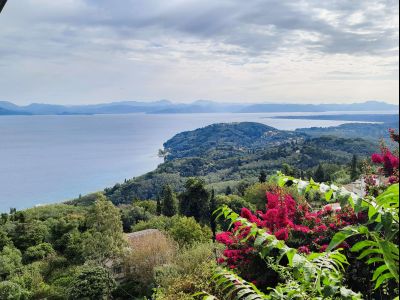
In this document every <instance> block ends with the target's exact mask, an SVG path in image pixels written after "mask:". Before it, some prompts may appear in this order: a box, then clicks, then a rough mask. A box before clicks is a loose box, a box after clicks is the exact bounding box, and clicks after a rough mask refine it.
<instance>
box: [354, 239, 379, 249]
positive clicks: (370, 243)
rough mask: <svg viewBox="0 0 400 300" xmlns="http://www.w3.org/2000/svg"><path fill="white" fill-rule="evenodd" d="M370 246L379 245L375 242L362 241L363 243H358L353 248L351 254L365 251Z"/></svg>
mask: <svg viewBox="0 0 400 300" xmlns="http://www.w3.org/2000/svg"><path fill="white" fill-rule="evenodd" d="M368 246H377V244H376V243H375V242H373V241H368V240H366V241H361V242H358V243H356V244H355V245H354V246H353V247H351V249H350V251H351V252H358V251H360V250H361V249H363V248H365V247H368Z"/></svg>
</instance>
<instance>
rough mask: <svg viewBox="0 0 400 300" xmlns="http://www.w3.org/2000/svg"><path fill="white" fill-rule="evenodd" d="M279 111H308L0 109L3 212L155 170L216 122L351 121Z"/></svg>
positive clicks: (284, 125)
mask: <svg viewBox="0 0 400 300" xmlns="http://www.w3.org/2000/svg"><path fill="white" fill-rule="evenodd" d="M334 113H335V112H326V113H324V114H334ZM348 113H350V112H348ZM351 113H354V112H351ZM363 113H371V112H363ZM373 113H376V112H373ZM309 114H310V115H313V114H318V115H321V114H323V113H309ZM341 114H343V112H341ZM278 115H307V113H260V114H232V113H224V114H173V115H151V114H129V115H88V116H0V212H6V211H8V210H9V208H10V207H16V208H17V209H22V208H27V207H31V206H34V205H39V204H45V203H53V202H60V201H63V200H66V199H71V198H75V197H77V196H78V195H79V194H82V195H84V194H86V193H89V192H94V191H98V190H102V189H104V188H105V187H109V186H112V185H113V184H115V183H116V182H121V181H123V180H124V179H125V178H132V177H134V176H138V175H141V174H143V173H145V172H148V171H151V170H153V169H155V168H156V167H157V165H158V164H160V163H161V162H162V159H160V158H159V157H158V156H157V153H158V149H160V148H162V144H163V143H164V142H165V141H166V140H168V139H169V138H171V137H172V136H174V135H175V134H176V133H179V132H181V131H185V130H193V129H195V128H199V127H203V126H206V125H209V124H212V123H222V122H242V121H253V122H259V123H264V124H267V125H270V126H273V127H275V128H278V129H284V130H294V129H296V128H302V127H313V126H318V127H327V126H336V125H340V124H344V123H349V122H345V121H322V120H287V119H272V118H270V117H272V116H278Z"/></svg>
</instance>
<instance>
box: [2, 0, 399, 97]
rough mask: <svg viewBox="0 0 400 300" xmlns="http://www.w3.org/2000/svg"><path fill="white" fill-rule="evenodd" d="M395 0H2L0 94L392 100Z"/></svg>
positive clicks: (396, 54) (396, 64) (395, 81)
mask: <svg viewBox="0 0 400 300" xmlns="http://www.w3.org/2000/svg"><path fill="white" fill-rule="evenodd" d="M398 15H399V3H398V1H397V0H393V1H392V0H388V1H379V0H363V1H356V0H353V1H352V0H329V1H321V0H299V1H293V0H287V1H284V0H246V1H243V0H167V1H166V0H56V1H55V0H9V1H8V3H7V4H6V6H5V8H4V10H3V12H2V13H1V14H0V100H6V101H11V102H14V103H16V104H28V103H31V102H41V103H55V104H85V103H87V104H89V103H102V102H112V101H119V100H141V101H153V100H159V99H169V100H173V101H176V102H191V101H194V100H197V99H209V100H216V101H221V102H243V103H260V102H269V103H285V102H286V103H349V102H362V101H366V100H383V101H386V102H391V103H397V102H398V99H399V76H398V72H399V70H398V68H399V22H398Z"/></svg>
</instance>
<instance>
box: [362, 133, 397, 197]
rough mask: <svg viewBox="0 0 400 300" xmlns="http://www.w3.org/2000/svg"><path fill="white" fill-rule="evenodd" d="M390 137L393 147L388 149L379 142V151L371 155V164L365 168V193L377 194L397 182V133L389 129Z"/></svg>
mask: <svg viewBox="0 0 400 300" xmlns="http://www.w3.org/2000/svg"><path fill="white" fill-rule="evenodd" d="M389 133H390V138H391V140H392V142H393V144H394V147H393V148H394V149H392V150H391V149H389V147H388V146H387V145H386V144H385V143H383V142H382V143H381V147H380V150H381V151H380V152H381V153H374V154H372V156H371V162H372V165H370V164H367V165H366V166H365V167H364V168H365V172H366V176H365V183H366V193H367V195H371V196H375V197H376V196H377V195H378V194H379V193H381V192H382V191H383V190H385V189H386V188H387V187H388V186H390V185H391V184H394V183H398V182H399V134H398V133H396V132H395V131H394V130H393V129H389Z"/></svg>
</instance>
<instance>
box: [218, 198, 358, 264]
mask: <svg viewBox="0 0 400 300" xmlns="http://www.w3.org/2000/svg"><path fill="white" fill-rule="evenodd" d="M266 200H267V204H266V210H265V212H263V211H257V212H256V214H254V213H252V212H251V211H250V210H249V209H247V208H242V211H241V217H243V218H246V219H247V220H249V221H250V222H252V223H254V224H256V225H257V226H258V227H259V228H263V229H265V230H266V231H267V232H268V233H270V234H274V235H275V236H276V238H277V239H279V240H283V241H286V243H287V244H288V245H289V246H290V247H295V248H297V249H298V251H299V252H300V253H306V254H307V253H310V252H311V251H321V252H323V251H325V249H326V247H327V244H328V243H329V241H330V239H331V237H332V236H333V235H334V233H336V232H337V231H338V230H340V229H341V228H343V227H344V226H347V225H350V224H356V223H361V222H364V221H365V220H366V216H365V215H364V214H355V213H354V211H353V210H352V209H351V208H350V207H345V208H343V209H341V210H340V209H339V210H333V209H332V207H331V206H329V205H327V206H325V207H324V208H323V209H321V210H318V211H313V212H311V211H309V209H308V206H307V205H300V204H298V203H297V202H296V201H295V200H294V199H293V198H292V196H291V195H288V194H284V193H283V192H282V191H280V192H274V193H271V192H267V193H266ZM249 230H250V228H249V227H243V226H242V224H240V222H237V223H235V224H234V226H233V228H232V230H231V231H226V232H221V233H219V234H218V235H217V237H216V238H217V241H218V242H220V243H222V244H224V245H225V246H226V249H225V250H224V252H223V257H221V258H220V259H219V260H218V262H219V263H224V264H226V265H228V266H229V267H230V268H240V266H241V265H243V264H246V263H248V261H249V260H251V259H252V257H254V255H257V252H256V251H255V249H254V248H253V247H252V246H250V245H252V242H253V241H252V239H248V240H246V242H243V239H244V237H246V236H247V235H248V233H249Z"/></svg>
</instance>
